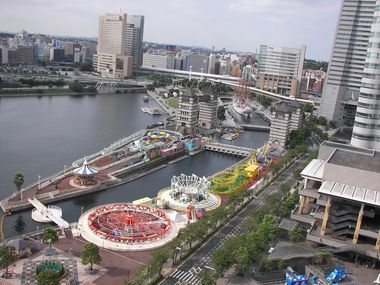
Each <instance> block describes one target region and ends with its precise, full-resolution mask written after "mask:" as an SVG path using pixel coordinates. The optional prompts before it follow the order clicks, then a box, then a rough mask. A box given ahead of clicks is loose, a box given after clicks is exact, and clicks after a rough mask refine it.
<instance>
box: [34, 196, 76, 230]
mask: <svg viewBox="0 0 380 285" xmlns="http://www.w3.org/2000/svg"><path fill="white" fill-rule="evenodd" d="M28 201H29V203H30V204H32V205H33V206H34V207H35V208H36V209H37V210H39V211H40V213H41V215H43V216H46V217H48V218H49V219H50V220H51V221H52V222H54V223H55V224H57V225H58V226H59V227H60V228H62V229H67V228H69V227H70V226H69V223H68V222H67V221H65V220H64V219H62V218H61V217H58V216H56V215H55V214H54V212H52V211H51V210H50V209H49V208H47V207H46V206H45V205H44V204H42V203H41V202H40V201H39V200H38V199H37V198H32V199H31V198H28Z"/></svg>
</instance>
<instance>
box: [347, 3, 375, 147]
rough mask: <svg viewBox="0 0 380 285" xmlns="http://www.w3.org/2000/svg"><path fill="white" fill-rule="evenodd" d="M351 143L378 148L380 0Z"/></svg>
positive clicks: (366, 59)
mask: <svg viewBox="0 0 380 285" xmlns="http://www.w3.org/2000/svg"><path fill="white" fill-rule="evenodd" d="M351 144H352V145H354V146H357V147H365V148H371V149H377V150H380V0H377V1H376V7H375V12H374V16H373V22H372V27H371V32H370V37H369V42H368V48H367V54H366V58H365V64H364V71H363V77H362V80H361V87H360V95H359V100H358V106H357V110H356V116H355V123H354V129H353V132H352V138H351Z"/></svg>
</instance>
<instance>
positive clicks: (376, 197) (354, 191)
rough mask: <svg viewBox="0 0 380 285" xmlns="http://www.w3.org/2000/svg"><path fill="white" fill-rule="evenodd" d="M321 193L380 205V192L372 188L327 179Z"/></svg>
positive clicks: (320, 190) (320, 189)
mask: <svg viewBox="0 0 380 285" xmlns="http://www.w3.org/2000/svg"><path fill="white" fill-rule="evenodd" d="M318 192H319V193H322V194H328V195H332V196H337V197H341V198H345V199H349V200H353V201H356V202H362V203H366V204H371V205H375V206H378V207H379V206H380V193H379V192H378V191H375V190H372V189H365V188H360V187H355V186H352V185H347V184H342V183H336V182H333V181H325V182H323V183H322V185H321V187H320V188H319V190H318Z"/></svg>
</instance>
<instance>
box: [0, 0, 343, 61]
mask: <svg viewBox="0 0 380 285" xmlns="http://www.w3.org/2000/svg"><path fill="white" fill-rule="evenodd" d="M340 3H341V1H340V0H333V1H332V0H318V1H314V3H313V6H310V5H308V3H306V2H305V1H302V0H290V1H286V3H284V1H280V0H265V1H264V0H262V1H252V0H223V1H214V0H212V1H207V3H204V2H202V1H200V0H193V1H191V2H188V1H182V0H180V1H178V0H176V1H174V0H165V1H161V2H160V3H157V2H155V1H153V0H146V1H143V2H141V1H137V0H131V1H129V2H128V3H124V2H123V1H120V0H113V1H111V2H108V3H107V4H106V3H102V2H101V1H94V2H93V5H91V6H89V5H87V3H85V2H84V1H79V2H74V1H73V0H68V1H65V2H64V3H59V4H57V5H55V7H53V8H51V6H50V5H49V4H50V2H48V1H46V0H37V1H33V4H31V3H29V2H28V1H24V0H17V1H12V3H4V4H3V5H2V8H3V11H4V14H3V15H4V16H3V17H2V18H1V19H0V26H1V27H2V30H3V31H10V32H17V31H20V30H22V29H24V30H27V31H29V32H32V33H34V32H36V33H45V34H50V35H61V36H78V37H79V36H81V37H96V36H97V29H98V26H97V23H98V17H99V15H101V14H104V13H107V12H110V13H119V12H120V11H121V12H122V13H123V12H126V13H128V14H140V15H144V16H145V19H146V20H145V35H144V41H150V42H158V43H172V44H177V45H191V46H203V47H208V48H211V47H212V46H215V47H216V48H217V49H221V48H226V49H228V50H235V51H246V52H255V51H256V50H257V49H258V48H259V46H260V44H270V45H276V46H286V47H299V46H301V45H302V44H305V45H306V46H307V49H306V57H307V58H313V59H318V60H328V59H329V57H330V52H331V46H332V41H333V36H334V32H335V28H336V22H337V18H338V13H339V7H340ZM23 10H25V11H26V10H27V11H28V13H20V11H23ZM157 11H158V12H159V13H158V12H157ZM41 15H43V17H42V16H41ZM57 19H58V20H57ZM59 19H65V20H62V21H61V20H59ZM66 19H70V21H66ZM247 19H249V20H247ZM47 23H48V24H47ZM236 31H241V32H236ZM242 35H246V36H242Z"/></svg>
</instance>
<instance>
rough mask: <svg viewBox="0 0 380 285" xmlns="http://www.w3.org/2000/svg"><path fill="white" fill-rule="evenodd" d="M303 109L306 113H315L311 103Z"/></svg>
mask: <svg viewBox="0 0 380 285" xmlns="http://www.w3.org/2000/svg"><path fill="white" fill-rule="evenodd" d="M302 109H303V111H304V112H307V113H310V112H311V111H313V105H311V104H310V103H306V104H304V105H303V108H302Z"/></svg>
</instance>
